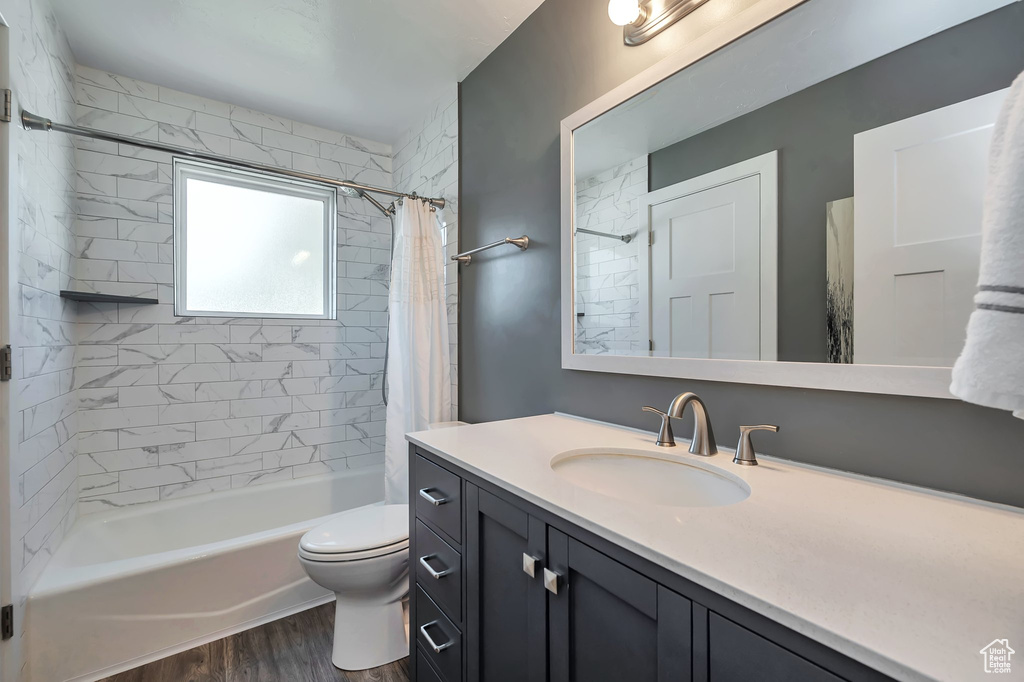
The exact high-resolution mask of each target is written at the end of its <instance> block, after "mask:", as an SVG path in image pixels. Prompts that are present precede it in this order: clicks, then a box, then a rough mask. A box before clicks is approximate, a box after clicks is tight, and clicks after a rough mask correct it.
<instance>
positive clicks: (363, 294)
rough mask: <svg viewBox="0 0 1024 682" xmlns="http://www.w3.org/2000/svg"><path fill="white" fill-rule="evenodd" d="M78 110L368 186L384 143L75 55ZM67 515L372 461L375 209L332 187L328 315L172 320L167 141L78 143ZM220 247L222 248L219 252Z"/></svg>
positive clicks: (382, 319)
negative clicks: (333, 276)
mask: <svg viewBox="0 0 1024 682" xmlns="http://www.w3.org/2000/svg"><path fill="white" fill-rule="evenodd" d="M75 101H76V103H77V106H76V116H75V119H76V120H77V122H78V123H79V124H80V125H85V126H89V127H93V128H99V129H101V130H107V131H112V132H117V133H122V134H128V135H133V136H137V137H142V138H145V139H150V140H159V141H161V142H166V143H170V144H175V145H179V146H183V147H189V148H193V149H201V150H204V151H209V152H213V153H215V154H218V155H223V156H227V157H234V158H239V159H244V160H249V161H256V162H259V163H262V164H267V165H272V166H276V167H281V168H294V169H298V170H303V171H309V172H314V173H317V174H320V175H325V176H328V177H333V178H347V179H351V180H355V181H359V182H364V183H366V184H370V185H377V186H383V187H390V186H391V185H392V157H391V146H390V145H387V144H382V143H378V142H373V141H369V140H362V139H358V138H355V137H352V136H349V135H345V134H342V133H338V132H334V131H330V130H324V129H321V128H316V127H313V126H309V125H306V124H303V123H299V122H297V121H291V120H287V119H283V118H280V117H277V116H272V115H269V114H264V113H261V112H257V111H252V110H249V109H244V108H241V107H236V106H232V105H230V104H227V103H224V102H218V101H214V100H209V99H205V98H202V97H197V96H195V95H191V94H188V93H184V92H177V91H174V90H169V89H167V88H163V87H158V86H156V85H152V84H149V83H143V82H140V81H136V80H132V79H130V78H125V77H122V76H119V75H116V74H110V73H104V72H101V71H97V70H94V69H90V68H85V67H78V68H77V84H76V87H75ZM76 144H77V150H76V152H75V161H76V165H77V176H76V178H75V185H76V190H77V204H78V209H79V210H78V219H77V221H76V224H75V230H76V234H77V243H76V245H75V256H76V258H75V271H76V273H77V277H78V287H79V288H80V289H82V290H90V291H98V292H103V293H117V294H126V295H137V296H151V297H155V298H158V299H159V301H160V303H159V305H148V306H134V305H124V304H86V303H82V304H80V305H79V310H78V318H77V319H78V338H79V352H78V356H77V359H76V366H77V368H76V372H75V388H76V389H77V395H78V407H79V417H78V420H79V428H80V436H79V444H78V448H79V452H80V455H79V467H78V468H79V477H78V485H79V495H80V501H79V513H81V514H87V513H90V512H95V511H100V510H104V509H110V508H112V507H121V506H125V505H131V504H136V503H142V502H152V501H156V500H166V499H172V498H176V497H180V496H184V495H192V494H197V493H205V492H212V491H218V490H227V489H230V488H238V487H240V486H248V485H256V484H260V483H268V482H274V481H281V480H287V479H290V478H293V477H300V476H308V475H313V474H320V473H327V472H330V471H335V470H340V469H345V468H348V467H358V466H366V465H370V464H376V463H379V462H381V461H382V460H383V449H384V415H385V411H384V408H383V403H382V401H381V395H380V382H381V371H382V369H383V356H384V335H385V331H386V328H387V327H386V325H387V312H386V311H387V295H388V282H389V279H390V273H389V268H390V260H389V258H390V254H389V247H390V223H389V221H388V220H387V219H386V218H384V217H383V216H382V215H381V214H380V213H379V212H378V211H377V210H376V209H375V208H373V206H371V205H370V204H369V203H368V202H365V201H363V200H361V199H347V198H345V197H339V202H340V206H339V216H338V217H339V221H338V227H339V251H338V310H339V319H338V320H337V321H298V320H281V319H252V318H239V319H225V318H209V317H194V318H182V317H175V316H174V311H173V305H172V302H173V296H172V282H173V273H172V255H171V254H172V219H173V215H172V205H171V196H172V187H171V159H170V157H169V155H167V154H164V153H159V152H152V151H148V150H144V149H139V148H137V147H133V146H128V145H117V144H114V143H108V142H101V141H96V140H87V139H79V140H78V141H77V143H76ZM225 257H226V258H230V257H231V256H230V254H225Z"/></svg>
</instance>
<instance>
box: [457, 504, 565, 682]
mask: <svg viewBox="0 0 1024 682" xmlns="http://www.w3.org/2000/svg"><path fill="white" fill-rule="evenodd" d="M544 532H545V526H544V524H543V523H541V522H540V521H539V520H538V519H536V518H533V517H531V516H530V515H529V514H527V513H526V512H524V511H523V510H521V509H519V508H517V507H515V506H513V505H512V504H510V503H508V502H506V501H504V500H502V499H500V498H498V497H496V496H494V495H492V494H490V493H488V492H487V491H485V490H480V489H479V488H477V487H476V486H474V485H472V484H467V485H466V544H465V554H466V642H465V646H466V647H467V649H466V651H467V654H466V670H467V679H468V680H469V682H478V681H479V682H524V681H525V682H544V681H545V671H546V667H547V640H546V637H547V629H546V618H547V613H546V609H547V602H546V598H545V594H546V593H545V592H544V586H543V583H542V582H541V571H542V567H543V565H544V561H545V552H544V540H545V537H544ZM525 557H532V558H533V559H536V561H535V563H533V566H534V567H535V568H534V576H533V577H531V576H530V575H529V574H528V572H527V569H528V568H529V566H528V565H526V564H524V558H525Z"/></svg>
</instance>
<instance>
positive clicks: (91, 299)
mask: <svg viewBox="0 0 1024 682" xmlns="http://www.w3.org/2000/svg"><path fill="white" fill-rule="evenodd" d="M60 297H61V298H66V299H68V300H69V301H79V302H81V303H131V304H134V305H154V304H156V303H159V302H160V301H158V300H157V299H155V298H143V297H141V296H116V295H114V294H97V293H94V292H91V291H67V290H66V289H62V290H61V292H60Z"/></svg>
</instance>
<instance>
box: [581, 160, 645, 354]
mask: <svg viewBox="0 0 1024 682" xmlns="http://www.w3.org/2000/svg"><path fill="white" fill-rule="evenodd" d="M646 193H647V157H646V156H641V157H639V158H637V159H633V160H632V161H628V162H626V163H624V164H621V165H619V166H616V167H614V168H611V169H609V170H607V171H604V172H603V173H599V174H597V175H594V176H592V177H590V178H587V179H586V180H583V181H582V182H579V183H577V186H576V226H577V227H583V228H586V229H590V230H597V231H598V232H608V233H611V234H620V235H621V234H627V233H630V232H633V233H635V232H636V231H637V228H638V227H639V218H638V215H639V214H638V197H640V196H641V195H643V194H646ZM639 248H640V241H639V240H636V241H632V242H630V243H628V244H625V243H623V242H621V241H619V240H616V239H610V238H608V237H598V236H594V235H588V234H582V233H577V235H576V241H575V249H576V259H575V263H574V265H575V270H576V312H577V313H580V312H582V313H584V315H583V316H582V317H579V316H577V318H576V352H577V353H591V354H615V353H624V354H626V353H628V354H635V353H638V352H646V351H647V344H648V338H647V334H645V333H641V330H640V323H639V320H638V317H637V311H638V310H639V307H640V300H639V297H640V290H639V287H638V279H637V267H638V260H637V257H638V254H639Z"/></svg>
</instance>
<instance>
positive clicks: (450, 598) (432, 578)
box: [413, 519, 462, 622]
mask: <svg viewBox="0 0 1024 682" xmlns="http://www.w3.org/2000/svg"><path fill="white" fill-rule="evenodd" d="M416 555H417V556H415V557H413V560H414V561H415V562H416V563H415V568H416V583H417V584H418V585H420V586H421V587H422V588H423V589H424V590H426V591H427V593H428V594H429V595H430V596H431V598H432V599H433V600H434V601H435V602H437V604H438V606H440V607H441V608H442V609H444V611H445V613H446V615H448V616H449V617H450V618H451V619H452V620H454V621H458V622H462V555H461V554H459V553H458V552H457V551H455V549H454V548H452V546H451V545H449V544H448V543H447V542H445V541H444V540H442V539H441V538H440V537H438V536H437V534H436V533H435V532H434V531H432V530H430V529H429V528H427V527H426V526H425V525H423V522H422V521H420V520H419V519H417V520H416Z"/></svg>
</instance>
